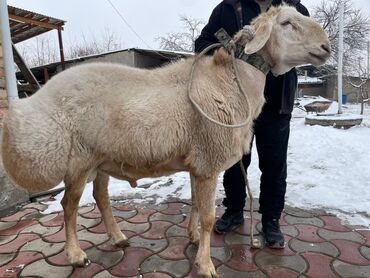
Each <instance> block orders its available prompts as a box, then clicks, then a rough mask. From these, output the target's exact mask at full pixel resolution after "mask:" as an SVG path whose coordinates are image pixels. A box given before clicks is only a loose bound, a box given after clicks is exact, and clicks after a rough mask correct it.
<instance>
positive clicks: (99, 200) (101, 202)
mask: <svg viewBox="0 0 370 278" xmlns="http://www.w3.org/2000/svg"><path fill="white" fill-rule="evenodd" d="M108 182H109V176H108V175H106V174H103V173H101V172H98V174H97V176H96V178H95V180H94V191H93V195H94V198H95V200H96V204H97V205H98V208H99V210H100V212H101V214H102V217H103V221H104V225H105V228H106V230H107V233H108V235H109V236H110V237H111V238H112V239H113V242H114V244H115V245H117V246H119V247H126V246H128V240H127V237H126V236H125V235H124V234H123V233H122V232H121V230H120V229H119V226H118V225H117V222H116V220H115V219H114V217H113V213H112V207H111V204H110V200H109V195H108Z"/></svg>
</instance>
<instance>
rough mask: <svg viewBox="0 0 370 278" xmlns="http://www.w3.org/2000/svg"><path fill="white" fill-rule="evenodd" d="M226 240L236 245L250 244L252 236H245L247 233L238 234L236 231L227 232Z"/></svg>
mask: <svg viewBox="0 0 370 278" xmlns="http://www.w3.org/2000/svg"><path fill="white" fill-rule="evenodd" d="M225 242H226V244H228V245H235V244H246V245H250V243H251V238H250V236H245V235H240V234H236V233H234V232H230V233H227V234H226V236H225Z"/></svg>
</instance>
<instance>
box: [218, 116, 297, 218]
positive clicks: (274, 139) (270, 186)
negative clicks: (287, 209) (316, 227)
mask: <svg viewBox="0 0 370 278" xmlns="http://www.w3.org/2000/svg"><path fill="white" fill-rule="evenodd" d="M290 119H291V115H290V114H289V115H287V114H278V113H276V112H275V113H274V112H270V111H268V110H263V111H262V113H261V114H260V116H259V117H258V119H257V120H256V121H255V126H254V139H255V140H256V146H257V153H258V159H259V168H260V170H261V172H262V175H261V184H260V197H259V204H260V208H259V212H260V213H262V214H263V215H265V216H267V217H273V218H277V219H279V218H280V216H281V212H282V211H283V209H284V201H285V191H286V177H287V150H288V141H289V133H290ZM242 159H243V163H244V166H245V168H246V170H247V169H248V166H249V165H250V163H251V153H249V154H247V155H244V156H243V158H242ZM223 185H224V188H225V195H226V197H225V199H224V201H223V204H224V206H226V207H227V209H228V210H230V211H241V210H243V208H244V205H245V198H246V196H247V194H246V185H245V182H244V178H243V174H242V172H241V169H240V164H239V162H238V163H236V164H235V165H234V166H232V167H231V168H230V169H228V170H226V171H225V174H224V180H223Z"/></svg>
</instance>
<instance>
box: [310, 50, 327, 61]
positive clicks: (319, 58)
mask: <svg viewBox="0 0 370 278" xmlns="http://www.w3.org/2000/svg"><path fill="white" fill-rule="evenodd" d="M308 54H310V56H311V57H313V58H315V59H316V60H318V61H319V62H320V63H321V64H323V63H325V62H326V57H323V56H320V55H317V54H315V53H312V52H309V53H308Z"/></svg>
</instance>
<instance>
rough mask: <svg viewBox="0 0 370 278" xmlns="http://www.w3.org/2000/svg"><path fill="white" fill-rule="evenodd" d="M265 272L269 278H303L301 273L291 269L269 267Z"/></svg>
mask: <svg viewBox="0 0 370 278" xmlns="http://www.w3.org/2000/svg"><path fill="white" fill-rule="evenodd" d="M265 271H266V272H267V274H268V275H269V277H272V278H297V277H300V278H302V276H300V275H299V273H297V272H295V271H293V270H291V269H287V268H282V267H267V268H266V269H265ZM315 278H316V277H315Z"/></svg>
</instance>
